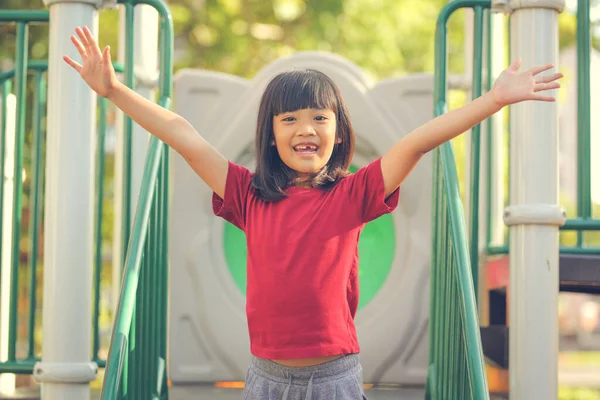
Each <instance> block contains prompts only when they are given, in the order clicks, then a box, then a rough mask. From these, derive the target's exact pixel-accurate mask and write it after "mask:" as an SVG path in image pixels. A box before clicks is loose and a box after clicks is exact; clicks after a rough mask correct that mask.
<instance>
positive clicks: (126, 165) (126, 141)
mask: <svg viewBox="0 0 600 400" xmlns="http://www.w3.org/2000/svg"><path fill="white" fill-rule="evenodd" d="M134 11H135V10H134V4H133V3H130V2H127V3H125V85H127V87H129V88H132V89H133V88H134V73H133V68H134V61H135V60H134V53H133V51H134V48H133V45H134V28H135V25H134V16H135V14H134ZM132 131H133V121H132V120H131V118H129V117H128V116H127V115H125V116H124V127H123V163H122V164H123V181H122V182H123V183H122V185H121V186H122V188H121V190H122V198H121V202H122V205H121V207H122V216H121V248H122V257H123V261H125V254H126V252H125V249H126V248H127V244H128V243H129V235H130V231H131V162H132V160H131V157H132V138H131V135H132Z"/></svg>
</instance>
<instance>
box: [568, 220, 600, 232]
mask: <svg viewBox="0 0 600 400" xmlns="http://www.w3.org/2000/svg"><path fill="white" fill-rule="evenodd" d="M560 230H561V231H574V230H582V231H600V219H579V218H577V219H568V220H567V222H566V223H565V225H564V226H561V227H560Z"/></svg>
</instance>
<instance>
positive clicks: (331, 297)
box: [213, 159, 399, 359]
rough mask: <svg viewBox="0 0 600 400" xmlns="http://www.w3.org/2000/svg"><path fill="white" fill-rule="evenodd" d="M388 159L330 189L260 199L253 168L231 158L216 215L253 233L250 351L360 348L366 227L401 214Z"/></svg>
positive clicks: (316, 352) (277, 355)
mask: <svg viewBox="0 0 600 400" xmlns="http://www.w3.org/2000/svg"><path fill="white" fill-rule="evenodd" d="M380 161H381V159H377V160H376V161H374V162H372V163H371V164H369V165H368V166H366V167H364V168H361V169H360V170H358V171H357V172H356V173H355V174H352V175H349V176H347V177H345V178H343V179H342V180H341V181H339V182H338V183H337V184H336V186H335V187H333V188H332V189H330V190H328V191H327V190H323V189H316V188H300V187H291V188H289V189H288V190H287V194H288V196H289V197H287V198H285V199H283V200H280V201H277V202H266V201H263V200H261V199H259V198H257V197H256V195H255V191H254V188H253V187H252V185H251V179H252V173H251V172H250V171H248V170H247V169H246V168H243V167H241V166H239V165H236V164H234V163H231V162H230V163H229V170H228V173H227V182H226V186H225V199H221V198H220V197H219V196H217V195H216V194H213V211H214V213H215V215H217V216H220V217H222V218H224V219H225V220H227V221H229V222H231V223H232V224H234V225H235V226H237V227H238V228H240V229H241V230H243V231H244V232H245V233H246V241H247V247H248V260H247V290H246V314H247V318H248V330H249V333H250V351H251V352H252V354H253V355H255V356H257V357H260V358H266V359H292V358H308V357H324V356H330V355H336V354H351V353H358V352H359V351H360V348H359V345H358V341H357V337H356V329H355V327H354V316H355V315H356V310H357V308H358V291H359V287H358V239H359V237H360V233H361V231H362V229H363V227H364V225H365V224H366V223H367V222H369V221H371V220H373V219H375V218H377V217H379V216H381V215H383V214H386V213H389V212H391V211H393V210H394V209H395V208H396V206H397V205H398V198H399V190H396V191H395V192H394V193H393V194H392V195H391V196H389V197H388V198H387V200H386V199H385V189H384V185H383V176H382V172H381V162H380Z"/></svg>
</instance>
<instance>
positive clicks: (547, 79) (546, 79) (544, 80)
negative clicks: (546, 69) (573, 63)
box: [535, 72, 564, 83]
mask: <svg viewBox="0 0 600 400" xmlns="http://www.w3.org/2000/svg"><path fill="white" fill-rule="evenodd" d="M563 76H564V75H563V74H561V73H560V72H559V73H557V74H552V75H545V76H540V77H538V78H536V80H535V83H548V82H552V81H555V80H557V79H560V78H562V77H563Z"/></svg>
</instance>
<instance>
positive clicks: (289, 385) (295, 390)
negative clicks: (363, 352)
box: [242, 354, 367, 400]
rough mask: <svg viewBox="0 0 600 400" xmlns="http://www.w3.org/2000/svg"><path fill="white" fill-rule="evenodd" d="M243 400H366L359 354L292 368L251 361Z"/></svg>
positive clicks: (255, 358) (257, 359)
mask: <svg viewBox="0 0 600 400" xmlns="http://www.w3.org/2000/svg"><path fill="white" fill-rule="evenodd" d="M242 399H243V400H366V399H367V397H366V396H365V392H364V390H363V378H362V366H361V365H360V360H359V357H358V354H350V355H348V356H345V357H342V358H338V359H337V360H333V361H329V362H326V363H324V364H320V365H315V366H311V367H300V368H292V367H286V366H283V365H280V364H277V363H274V362H273V361H269V360H265V359H262V358H257V357H252V364H251V365H250V367H249V368H248V374H247V376H246V383H245V386H244V393H243V395H242Z"/></svg>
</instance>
